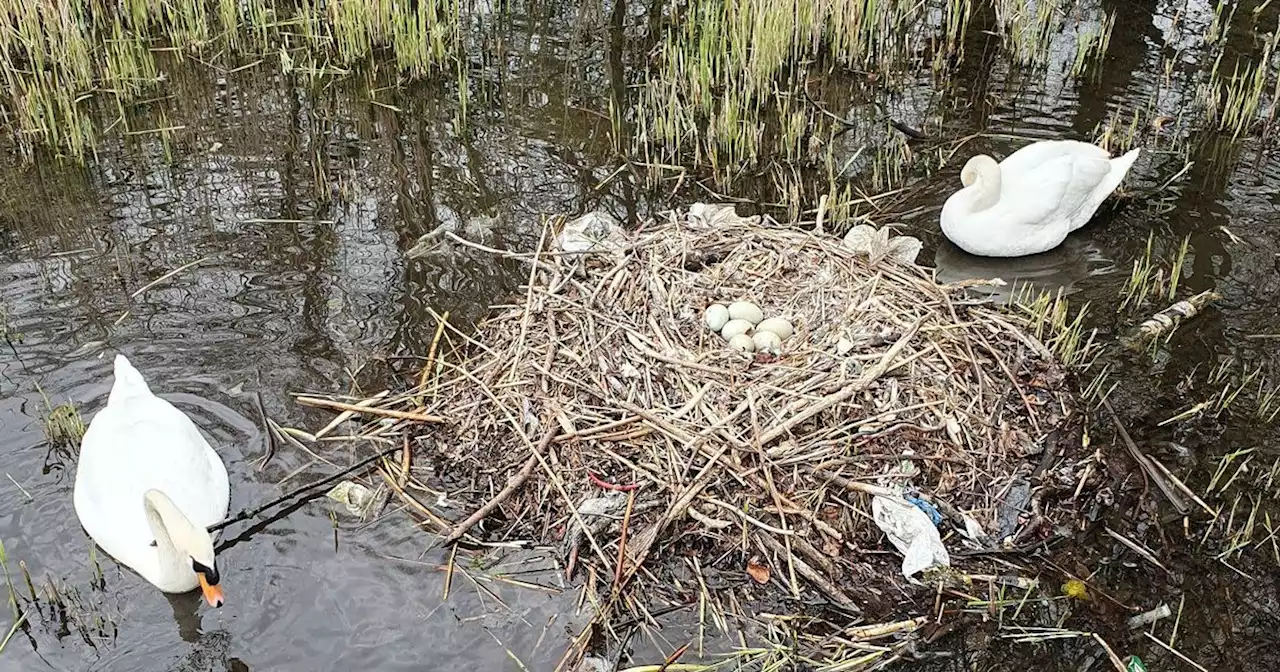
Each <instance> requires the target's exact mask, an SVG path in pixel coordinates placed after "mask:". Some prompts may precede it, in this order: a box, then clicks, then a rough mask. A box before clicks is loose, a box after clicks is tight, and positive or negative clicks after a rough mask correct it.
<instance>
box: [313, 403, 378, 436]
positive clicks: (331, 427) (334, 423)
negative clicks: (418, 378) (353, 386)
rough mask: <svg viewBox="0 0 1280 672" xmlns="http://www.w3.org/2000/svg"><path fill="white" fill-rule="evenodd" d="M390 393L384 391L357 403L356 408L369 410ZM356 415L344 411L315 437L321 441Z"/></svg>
mask: <svg viewBox="0 0 1280 672" xmlns="http://www.w3.org/2000/svg"><path fill="white" fill-rule="evenodd" d="M390 393H391V391H390V390H383V391H381V392H379V393H377V394H375V395H373V396H372V397H369V398H368V399H364V400H362V401H359V402H357V403H356V406H359V407H361V408H368V407H370V406H372V405H373V404H374V403H376V402H377V401H378V400H380V399H383V398H385V397H386V396H387V395H388V394H390ZM355 415H356V412H355V411H343V412H341V413H339V414H338V416H337V417H335V418H334V419H333V420H330V421H329V424H327V425H325V426H324V427H321V428H320V431H318V432H316V433H315V434H314V436H315V437H316V440H317V441H318V440H320V438H321V437H323V436H324V435H325V434H328V433H329V432H332V431H333V430H334V429H336V428H337V427H338V425H341V424H342V423H344V422H346V421H347V420H350V419H351V418H352V417H354V416H355Z"/></svg>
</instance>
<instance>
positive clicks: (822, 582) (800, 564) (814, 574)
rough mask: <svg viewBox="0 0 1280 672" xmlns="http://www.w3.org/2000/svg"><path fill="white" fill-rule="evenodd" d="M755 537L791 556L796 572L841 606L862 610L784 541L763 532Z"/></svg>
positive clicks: (779, 553)
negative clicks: (789, 550) (796, 555)
mask: <svg viewBox="0 0 1280 672" xmlns="http://www.w3.org/2000/svg"><path fill="white" fill-rule="evenodd" d="M755 537H756V539H758V540H759V541H760V543H762V544H764V545H765V546H767V547H768V548H769V550H771V551H773V552H774V553H775V554H777V555H780V556H787V557H789V558H790V559H791V562H792V563H794V565H795V568H796V572H798V573H799V574H800V575H801V576H803V577H804V578H806V579H808V580H809V582H810V583H812V584H813V585H814V586H817V588H818V590H821V591H822V592H824V593H826V594H827V595H829V596H830V597H831V598H832V599H833V600H835V602H836V603H837V604H839V605H840V606H841V607H843V608H845V609H848V610H849V611H852V612H855V613H861V612H862V609H860V608H859V607H858V605H857V603H855V602H854V601H853V598H851V597H849V596H848V595H846V594H845V592H844V591H843V590H840V587H839V586H837V585H835V584H834V583H831V581H830V580H828V579H827V577H825V576H823V575H822V573H821V572H819V571H817V570H815V569H814V568H812V567H810V566H809V565H808V563H806V562H805V561H804V560H801V559H800V558H797V557H795V555H793V554H791V553H788V552H787V549H786V548H785V547H783V545H782V543H781V542H779V541H778V540H777V539H774V538H773V537H772V536H770V535H768V534H765V533H763V532H756V534H755Z"/></svg>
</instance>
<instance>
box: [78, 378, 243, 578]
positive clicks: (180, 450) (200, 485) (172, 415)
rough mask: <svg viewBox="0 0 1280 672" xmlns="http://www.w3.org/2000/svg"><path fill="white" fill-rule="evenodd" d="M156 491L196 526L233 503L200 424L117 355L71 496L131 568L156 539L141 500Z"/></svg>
mask: <svg viewBox="0 0 1280 672" xmlns="http://www.w3.org/2000/svg"><path fill="white" fill-rule="evenodd" d="M151 488H155V489H157V490H160V491H161V492H163V493H165V494H166V495H168V496H169V498H170V499H171V500H172V501H173V503H174V504H175V505H176V506H177V507H178V509H179V510H181V511H182V512H183V513H184V514H186V516H187V517H188V518H189V519H190V520H191V522H192V523H194V524H196V525H202V526H206V527H207V526H209V525H212V524H214V523H216V522H218V521H220V520H222V519H223V518H224V517H225V516H226V513H227V508H228V506H229V504H230V487H229V482H228V478H227V469H226V466H225V465H224V464H223V463H222V459H221V458H219V457H218V454H217V453H216V452H214V450H213V448H212V447H211V446H210V445H209V443H208V441H206V440H205V438H204V436H203V435H202V434H201V433H200V430H199V429H198V428H197V427H196V425H195V423H194V422H192V421H191V419H190V418H188V417H187V416H186V414H184V413H183V412H182V411H179V410H178V409H177V408H175V407H174V406H173V404H170V403H169V402H168V401H165V400H164V399H161V398H160V397H157V396H155V395H154V394H152V393H151V388H150V386H148V385H147V381H146V379H144V378H143V377H142V374H141V373H139V372H138V370H137V369H135V368H134V367H133V365H132V364H130V363H129V360H128V359H126V358H125V356H124V355H117V356H116V361H115V382H114V383H113V384H112V387H111V394H110V395H109V396H108V397H107V405H106V407H105V408H103V409H102V410H101V411H99V412H98V414H97V415H95V416H94V418H93V420H92V421H91V422H90V423H89V429H88V430H87V431H86V432H85V435H84V438H83V439H82V440H81V442H80V457H79V460H78V462H77V469H76V481H75V495H74V499H75V508H76V515H77V516H79V518H80V522H81V524H82V525H83V526H84V528H85V531H86V532H88V533H89V536H91V537H93V539H94V541H96V542H97V543H98V545H100V546H102V548H103V550H105V551H107V552H108V553H110V554H111V555H112V556H113V557H115V558H116V559H117V560H120V561H121V562H124V563H125V564H128V565H131V566H132V563H131V562H130V557H131V555H132V556H134V557H136V556H137V555H138V552H139V551H138V549H139V548H143V549H145V548H147V547H149V546H150V543H151V541H152V540H153V539H152V534H151V529H150V527H149V526H148V525H147V519H146V514H145V512H144V510H143V505H142V496H143V493H145V492H146V491H147V490H149V489H151ZM139 545H141V546H139ZM135 569H136V567H135Z"/></svg>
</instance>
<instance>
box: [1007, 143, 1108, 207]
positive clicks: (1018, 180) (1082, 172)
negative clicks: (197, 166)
mask: <svg viewBox="0 0 1280 672" xmlns="http://www.w3.org/2000/svg"><path fill="white" fill-rule="evenodd" d="M1082 144H1083V143H1082ZM1103 154H1104V155H1105V154H1106V152H1103ZM1110 171H1111V162H1110V161H1109V160H1108V159H1107V158H1105V156H1104V157H1097V156H1093V157H1089V156H1081V155H1078V154H1071V153H1068V154H1063V155H1060V156H1058V157H1057V158H1054V159H1051V160H1049V161H1048V162H1046V163H1044V164H1042V165H1040V166H1037V167H1036V168H1035V169H1034V170H1032V171H1029V172H1024V173H1021V174H1018V173H1012V172H1010V173H1005V172H1004V170H1003V168H1002V170H1001V180H1002V183H1001V198H1000V205H1001V207H1002V209H1003V210H1004V211H1005V212H1006V213H1007V216H1010V217H1011V218H1013V219H1016V220H1018V222H1020V223H1022V224H1026V225H1028V226H1037V225H1047V224H1055V223H1059V222H1061V221H1063V220H1065V219H1066V218H1068V217H1070V216H1071V215H1072V214H1073V213H1074V212H1075V211H1076V210H1078V209H1080V207H1081V206H1082V205H1084V203H1085V202H1086V201H1087V200H1088V198H1089V194H1090V193H1092V191H1093V189H1094V187H1096V186H1097V185H1098V183H1099V182H1101V181H1102V180H1103V178H1105V177H1106V176H1107V173H1109V172H1110Z"/></svg>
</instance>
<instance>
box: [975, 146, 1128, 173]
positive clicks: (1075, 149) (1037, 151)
mask: <svg viewBox="0 0 1280 672" xmlns="http://www.w3.org/2000/svg"><path fill="white" fill-rule="evenodd" d="M1066 156H1074V157H1079V158H1082V159H1110V158H1111V154H1109V153H1108V152H1107V150H1105V149H1103V148H1101V147H1098V146H1097V145H1091V144H1089V143H1087V142H1080V141H1079V140H1045V141H1041V142H1033V143H1031V144H1029V145H1027V146H1025V147H1022V148H1021V149H1019V150H1018V151H1016V152H1014V153H1012V154H1010V155H1009V156H1008V157H1007V158H1006V159H1005V160H1004V161H1001V162H1000V172H1001V173H1002V174H1008V173H1014V174H1027V173H1032V172H1034V171H1036V170H1037V169H1039V168H1040V167H1042V166H1044V165H1045V164H1047V163H1049V162H1050V161H1056V160H1058V159H1060V158H1062V157H1066Z"/></svg>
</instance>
